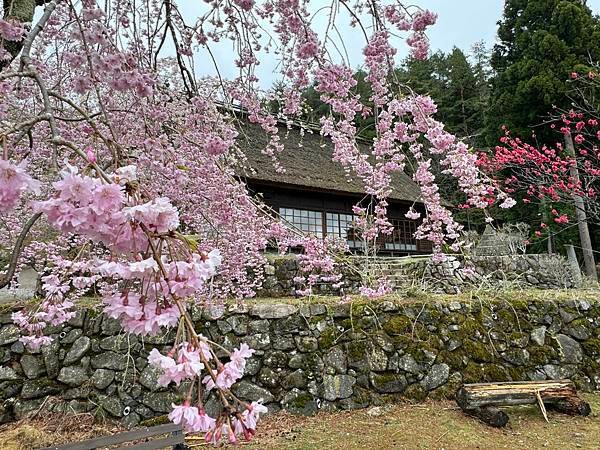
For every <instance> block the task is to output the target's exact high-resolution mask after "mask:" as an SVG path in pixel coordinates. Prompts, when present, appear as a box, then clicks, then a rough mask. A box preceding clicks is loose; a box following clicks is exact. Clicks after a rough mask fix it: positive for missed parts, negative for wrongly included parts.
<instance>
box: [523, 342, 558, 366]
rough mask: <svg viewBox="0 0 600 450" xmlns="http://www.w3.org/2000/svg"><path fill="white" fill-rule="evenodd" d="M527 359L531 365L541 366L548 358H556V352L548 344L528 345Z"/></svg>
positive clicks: (546, 362) (547, 361)
mask: <svg viewBox="0 0 600 450" xmlns="http://www.w3.org/2000/svg"><path fill="white" fill-rule="evenodd" d="M527 350H528V351H529V361H530V363H531V364H532V365H536V366H543V365H544V364H548V363H549V362H550V360H552V359H554V358H556V356H557V352H556V350H555V349H554V348H552V347H550V346H549V345H543V346H541V347H540V346H529V347H528V348H527Z"/></svg>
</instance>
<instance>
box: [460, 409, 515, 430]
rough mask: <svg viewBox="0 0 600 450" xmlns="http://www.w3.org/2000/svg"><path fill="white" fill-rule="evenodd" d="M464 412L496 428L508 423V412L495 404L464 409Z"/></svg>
mask: <svg viewBox="0 0 600 450" xmlns="http://www.w3.org/2000/svg"><path fill="white" fill-rule="evenodd" d="M464 412H465V413H467V414H469V415H470V416H473V417H477V418H478V419H479V420H481V421H482V422H483V423H487V424H488V425H490V426H492V427H496V428H502V427H503V426H505V425H506V424H507V423H508V414H506V413H505V412H504V411H502V410H501V409H498V408H496V407H495V406H483V407H481V408H471V409H465V410H464Z"/></svg>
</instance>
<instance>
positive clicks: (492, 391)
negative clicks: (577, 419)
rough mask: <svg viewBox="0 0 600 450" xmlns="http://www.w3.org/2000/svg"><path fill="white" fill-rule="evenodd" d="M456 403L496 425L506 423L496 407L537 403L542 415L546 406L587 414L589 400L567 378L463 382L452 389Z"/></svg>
mask: <svg viewBox="0 0 600 450" xmlns="http://www.w3.org/2000/svg"><path fill="white" fill-rule="evenodd" d="M456 403H458V406H460V407H461V408H462V410H463V411H464V412H465V413H467V414H469V415H471V416H475V417H478V418H479V419H481V420H482V421H483V422H485V423H487V424H489V425H492V426H496V427H502V426H504V425H506V423H507V422H508V416H507V415H506V413H504V412H502V411H500V410H499V409H498V407H499V406H514V405H528V404H538V405H539V406H540V409H541V410H542V413H543V414H544V417H546V415H545V412H546V407H547V408H548V409H550V410H553V411H559V412H562V413H565V414H570V415H582V416H587V415H589V414H590V413H591V408H590V405H589V403H587V402H586V401H585V400H583V399H581V398H579V397H578V396H577V390H576V389H575V385H574V384H573V382H572V381H570V380H551V381H523V382H513V383H477V384H465V385H463V386H461V387H460V388H459V389H458V391H457V392H456Z"/></svg>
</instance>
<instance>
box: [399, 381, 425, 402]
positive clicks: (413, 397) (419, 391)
mask: <svg viewBox="0 0 600 450" xmlns="http://www.w3.org/2000/svg"><path fill="white" fill-rule="evenodd" d="M402 397H404V398H406V399H407V400H409V401H411V402H414V403H418V402H422V401H423V400H425V399H426V398H427V391H426V390H425V389H423V386H421V385H420V384H419V383H413V384H411V385H409V386H408V387H407V388H406V389H405V390H404V392H403V393H402Z"/></svg>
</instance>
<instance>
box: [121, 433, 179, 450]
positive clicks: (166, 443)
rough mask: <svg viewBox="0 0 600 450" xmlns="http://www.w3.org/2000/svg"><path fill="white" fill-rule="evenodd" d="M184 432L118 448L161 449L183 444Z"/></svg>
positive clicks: (130, 449)
mask: <svg viewBox="0 0 600 450" xmlns="http://www.w3.org/2000/svg"><path fill="white" fill-rule="evenodd" d="M183 443H184V437H183V433H180V434H174V435H171V436H169V437H166V438H164V439H154V440H152V441H148V442H142V443H140V444H136V445H129V446H123V447H118V448H117V449H116V450H159V449H164V448H165V447H169V448H170V447H172V446H174V445H176V444H183Z"/></svg>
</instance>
